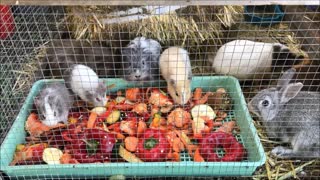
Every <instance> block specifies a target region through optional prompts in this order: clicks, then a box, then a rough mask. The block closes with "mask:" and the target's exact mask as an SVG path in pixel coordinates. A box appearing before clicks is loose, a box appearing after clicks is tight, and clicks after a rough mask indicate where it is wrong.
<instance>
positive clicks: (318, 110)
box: [248, 68, 320, 158]
mask: <svg viewBox="0 0 320 180" xmlns="http://www.w3.org/2000/svg"><path fill="white" fill-rule="evenodd" d="M295 72H296V70H295V69H294V68H291V69H289V70H287V71H286V72H284V74H283V75H282V77H281V78H280V79H279V80H278V84H277V87H276V88H269V89H264V90H262V91H260V92H259V93H258V94H257V95H256V96H254V97H253V98H252V100H251V101H250V102H249V103H248V107H249V110H250V111H251V112H253V113H254V114H256V115H258V116H259V117H261V118H262V121H263V123H264V126H265V127H266V130H267V134H268V136H269V137H270V138H275V137H276V138H280V140H281V142H283V143H290V144H291V146H292V148H287V147H283V146H277V147H275V148H273V150H272V151H271V153H272V154H274V155H275V156H277V157H280V158H317V157H319V156H320V94H319V93H318V92H310V91H301V89H302V87H303V84H302V83H300V82H298V83H289V82H290V80H291V79H292V77H293V76H294V74H295Z"/></svg>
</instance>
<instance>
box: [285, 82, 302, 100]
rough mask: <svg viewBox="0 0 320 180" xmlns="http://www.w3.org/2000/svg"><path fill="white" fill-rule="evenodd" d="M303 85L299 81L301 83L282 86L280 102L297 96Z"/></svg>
mask: <svg viewBox="0 0 320 180" xmlns="http://www.w3.org/2000/svg"><path fill="white" fill-rule="evenodd" d="M302 87H303V84H302V83H300V82H299V83H292V84H288V85H287V86H285V87H283V88H281V90H280V103H286V102H288V101H289V100H290V99H292V98H294V97H296V95H297V94H298V93H299V92H300V90H301V89H302Z"/></svg>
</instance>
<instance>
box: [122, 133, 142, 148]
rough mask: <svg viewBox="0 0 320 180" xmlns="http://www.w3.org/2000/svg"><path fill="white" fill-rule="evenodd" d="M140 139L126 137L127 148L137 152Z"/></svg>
mask: <svg viewBox="0 0 320 180" xmlns="http://www.w3.org/2000/svg"><path fill="white" fill-rule="evenodd" d="M138 142H139V139H138V138H136V137H131V136H130V137H126V139H125V140H124V145H125V147H126V149H127V150H128V151H130V152H135V151H136V150H137V146H138Z"/></svg>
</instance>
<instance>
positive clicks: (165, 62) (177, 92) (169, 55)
mask: <svg viewBox="0 0 320 180" xmlns="http://www.w3.org/2000/svg"><path fill="white" fill-rule="evenodd" d="M159 64H160V71H161V75H162V77H163V78H164V79H165V80H166V81H167V85H168V92H169V94H170V96H171V97H172V99H173V100H174V102H175V103H178V104H186V103H187V102H188V101H189V99H190V97H191V79H192V71H191V64H190V59H189V55H188V52H187V51H186V50H184V49H182V48H179V47H170V48H168V49H166V50H164V51H163V53H162V54H161V56H160V61H159Z"/></svg>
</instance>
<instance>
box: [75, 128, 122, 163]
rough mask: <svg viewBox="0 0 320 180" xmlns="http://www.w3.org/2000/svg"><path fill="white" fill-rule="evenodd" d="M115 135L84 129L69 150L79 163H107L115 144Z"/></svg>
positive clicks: (98, 130)
mask: <svg viewBox="0 0 320 180" xmlns="http://www.w3.org/2000/svg"><path fill="white" fill-rule="evenodd" d="M115 136H116V135H115V134H112V133H107V132H105V131H103V130H100V129H85V130H84V131H83V132H81V133H80V134H79V137H80V138H78V139H73V140H72V142H71V147H70V150H71V151H72V156H73V158H75V159H76V160H77V161H78V162H80V163H95V162H108V161H110V158H111V152H112V149H113V147H114V145H115V143H116V137H115Z"/></svg>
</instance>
